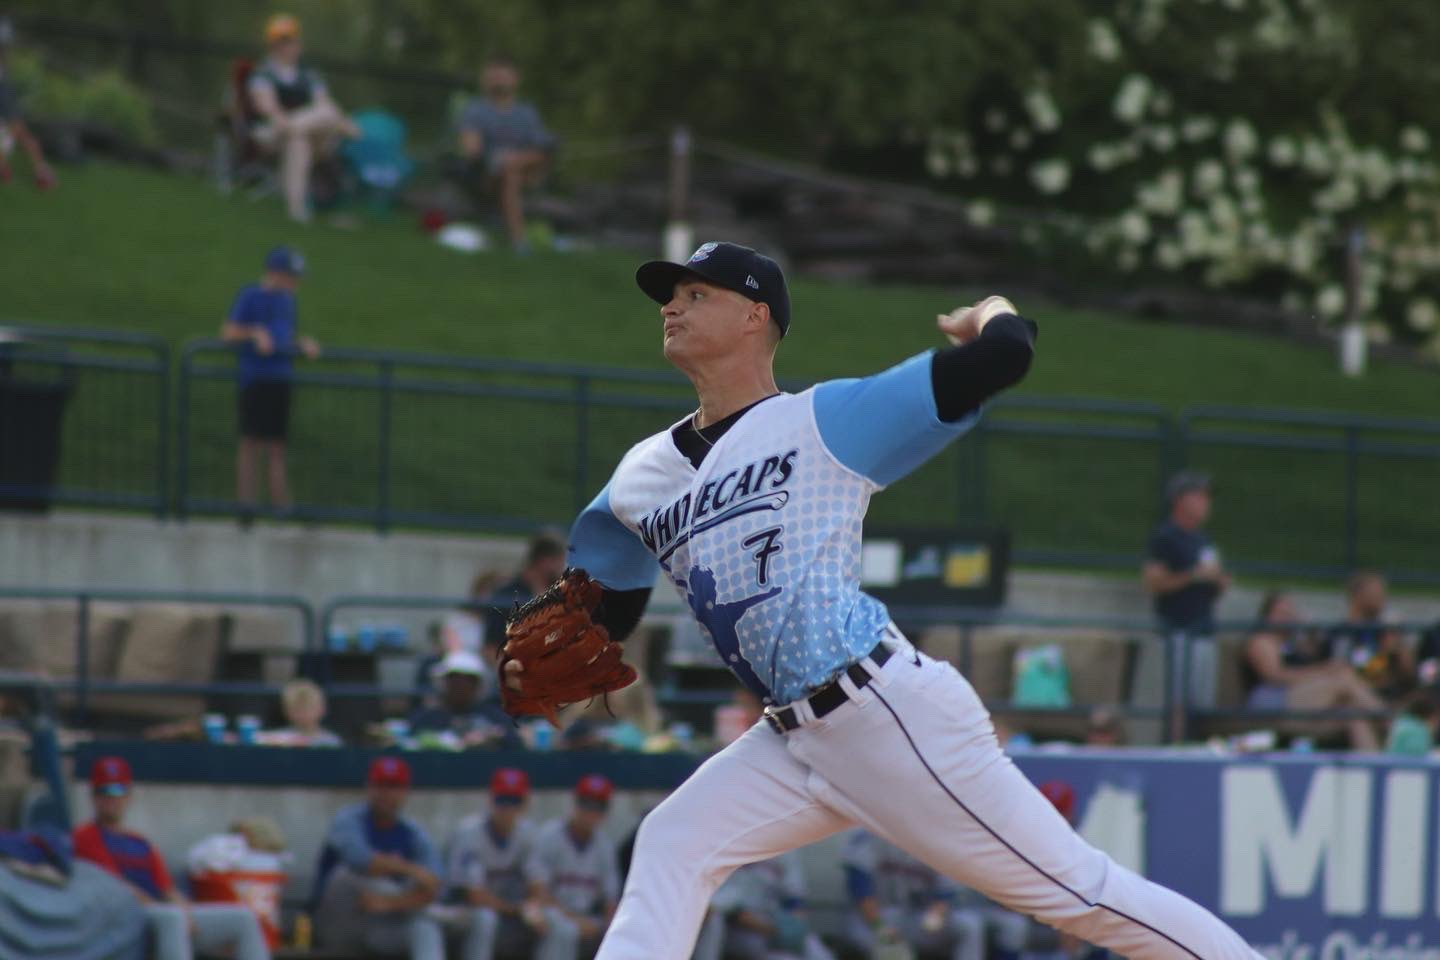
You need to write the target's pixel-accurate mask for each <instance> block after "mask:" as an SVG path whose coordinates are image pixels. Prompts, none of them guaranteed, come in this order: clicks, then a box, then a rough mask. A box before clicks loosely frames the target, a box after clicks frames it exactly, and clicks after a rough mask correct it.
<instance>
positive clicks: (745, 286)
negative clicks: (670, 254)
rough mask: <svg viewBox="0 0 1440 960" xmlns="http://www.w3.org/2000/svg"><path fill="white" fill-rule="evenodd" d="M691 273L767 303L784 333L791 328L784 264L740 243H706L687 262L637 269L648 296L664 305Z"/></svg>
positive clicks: (655, 262) (659, 262)
mask: <svg viewBox="0 0 1440 960" xmlns="http://www.w3.org/2000/svg"><path fill="white" fill-rule="evenodd" d="M691 274H693V275H695V276H697V277H700V278H701V279H702V280H705V281H708V282H709V283H713V284H715V286H717V287H724V288H725V289H726V290H731V291H733V292H735V293H738V294H740V296H742V297H748V298H749V299H751V300H754V301H755V302H756V303H763V304H765V305H766V306H767V307H769V308H770V319H771V320H774V321H775V325H776V326H777V327H779V328H780V336H781V337H784V336H785V334H786V333H788V332H789V331H790V291H789V290H787V289H786V287H785V274H784V273H782V272H781V271H780V265H779V264H778V263H776V262H775V261H774V260H771V259H770V258H769V257H767V256H765V254H763V253H757V252H756V251H754V250H752V249H750V248H749V247H743V246H741V245H740V244H738V243H714V242H712V243H702V244H701V245H700V247H699V249H697V250H696V251H695V252H694V253H692V254H690V259H689V260H686V261H685V262H684V263H671V262H670V261H668V260H651V261H650V262H649V263H645V264H641V266H640V269H639V270H636V271H635V282H636V283H637V284H639V285H640V289H641V290H643V291H645V295H646V296H647V297H649V298H650V299H651V300H654V301H655V302H656V303H658V304H661V305H664V304H667V303H669V302H670V300H671V298H672V297H674V296H675V284H677V283H679V282H680V281H681V280H683V279H685V277H687V276H690V275H691Z"/></svg>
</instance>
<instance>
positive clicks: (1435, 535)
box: [1175, 406, 1440, 583]
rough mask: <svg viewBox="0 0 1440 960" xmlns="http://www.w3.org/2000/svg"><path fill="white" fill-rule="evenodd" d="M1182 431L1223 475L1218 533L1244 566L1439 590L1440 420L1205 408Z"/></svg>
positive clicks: (1190, 449) (1191, 449)
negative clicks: (1378, 575) (1378, 574)
mask: <svg viewBox="0 0 1440 960" xmlns="http://www.w3.org/2000/svg"><path fill="white" fill-rule="evenodd" d="M1175 433H1176V441H1177V443H1176V448H1177V450H1178V451H1179V453H1180V457H1181V458H1182V459H1183V460H1184V461H1187V462H1189V463H1191V464H1193V465H1197V466H1203V467H1205V468H1207V469H1209V470H1210V471H1212V472H1213V473H1214V474H1215V476H1216V478H1217V482H1218V484H1219V491H1220V497H1221V502H1222V503H1223V505H1224V506H1223V509H1221V510H1219V511H1217V512H1216V515H1215V518H1214V527H1213V533H1214V536H1215V539H1216V541H1217V542H1218V543H1220V544H1221V546H1222V548H1223V549H1225V550H1226V551H1227V552H1228V553H1229V555H1230V556H1231V557H1232V558H1233V562H1232V563H1231V566H1232V567H1234V568H1235V569H1238V570H1242V571H1254V572H1259V573H1267V574H1275V575H1288V576H1293V575H1302V576H1315V577H1334V576H1342V575H1344V574H1345V573H1346V572H1347V571H1351V570H1354V569H1356V568H1357V567H1361V566H1371V567H1377V568H1381V569H1384V570H1385V571H1386V572H1387V573H1388V574H1389V575H1390V576H1391V577H1392V579H1395V580H1398V581H1402V582H1413V583H1436V582H1437V581H1440V551H1437V550H1436V548H1435V545H1436V544H1437V543H1440V511H1437V510H1434V509H1432V508H1430V506H1429V504H1431V503H1433V501H1434V497H1435V491H1436V490H1440V420H1419V419H1401V418H1389V417H1387V418H1381V417H1370V416H1358V415H1354V414H1338V413H1311V412H1303V411H1295V410H1265V409H1252V408H1236V407H1223V406H1196V407H1190V408H1188V409H1187V410H1185V411H1184V412H1183V413H1182V414H1181V415H1180V417H1179V418H1178V421H1177V423H1176V428H1175Z"/></svg>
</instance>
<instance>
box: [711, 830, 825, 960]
mask: <svg viewBox="0 0 1440 960" xmlns="http://www.w3.org/2000/svg"><path fill="white" fill-rule="evenodd" d="M804 905H805V874H804V872H803V871H802V870H801V867H800V858H799V856H798V855H797V854H796V853H795V851H793V850H792V851H790V852H789V853H783V854H781V855H780V856H778V857H774V858H772V859H770V860H762V861H761V862H759V863H752V864H748V865H746V866H743V867H741V868H740V869H738V870H736V871H735V872H734V873H732V874H731V875H730V877H729V879H727V880H726V881H725V882H724V883H723V884H721V886H720V889H719V890H717V891H716V892H715V896H714V898H712V899H711V901H710V913H709V915H708V917H707V918H706V920H705V925H704V927H702V928H701V930H700V939H699V941H697V942H696V944H695V954H694V958H693V960H722V958H723V960H791V958H794V960H833V957H834V955H833V954H832V953H831V952H830V950H829V948H827V947H826V946H825V944H824V943H823V942H821V940H820V937H819V936H818V935H816V934H815V932H814V931H812V930H811V929H810V926H809V924H808V922H807V921H806V918H805V914H804V911H803V908H804Z"/></svg>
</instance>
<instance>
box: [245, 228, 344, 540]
mask: <svg viewBox="0 0 1440 960" xmlns="http://www.w3.org/2000/svg"><path fill="white" fill-rule="evenodd" d="M304 271H305V260H304V258H303V257H301V256H300V254H299V253H297V252H296V251H294V250H291V249H290V248H289V247H276V248H275V249H273V250H271V251H270V252H269V253H268V254H266V255H265V272H264V274H263V275H262V276H261V278H260V282H259V283H258V284H253V283H252V284H250V285H248V286H246V287H244V288H243V289H242V290H241V291H240V292H239V294H237V295H236V297H235V303H234V305H232V306H231V307H230V316H229V317H227V318H226V320H225V323H224V325H223V326H222V327H221V328H220V337H221V339H223V340H224V341H225V342H226V343H235V344H239V345H240V348H241V349H240V357H239V365H238V370H239V374H240V410H239V413H240V449H239V451H238V452H237V453H236V457H235V496H236V499H238V500H239V501H240V505H241V508H242V509H243V510H244V511H245V512H246V513H245V515H246V516H249V515H250V514H252V513H253V512H254V510H255V505H256V499H257V498H256V494H257V490H256V484H255V468H256V467H257V466H258V465H259V462H260V452H261V450H262V449H263V450H265V451H266V452H267V453H268V454H269V463H268V466H269V475H270V506H271V507H272V508H274V509H276V510H279V511H284V510H288V509H289V508H290V484H289V478H288V476H287V475H286V469H285V441H286V437H287V436H288V435H289V432H290V375H291V372H292V367H293V366H294V357H295V354H296V353H297V352H299V353H300V354H302V355H303V356H305V357H306V358H307V359H314V358H315V357H318V356H319V355H320V344H319V343H317V342H316V341H315V339H314V338H313V337H307V336H301V335H299V334H297V333H296V331H295V326H296V322H297V321H296V305H295V288H296V287H298V286H299V285H300V277H301V274H303V273H304Z"/></svg>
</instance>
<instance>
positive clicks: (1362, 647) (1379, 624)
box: [1330, 570, 1415, 703]
mask: <svg viewBox="0 0 1440 960" xmlns="http://www.w3.org/2000/svg"><path fill="white" fill-rule="evenodd" d="M1387 593H1388V591H1387V589H1386V584H1385V578H1384V577H1383V576H1381V575H1380V574H1379V573H1376V572H1375V571H1373V570H1360V571H1357V572H1355V573H1354V574H1352V575H1351V576H1350V579H1349V580H1348V581H1347V582H1346V584H1345V623H1344V624H1342V625H1341V626H1338V627H1336V628H1335V629H1333V630H1331V631H1330V643H1331V644H1332V645H1333V646H1334V649H1335V654H1336V656H1338V657H1340V658H1342V659H1345V660H1348V661H1349V662H1350V664H1351V666H1353V667H1354V668H1355V669H1356V670H1358V671H1359V672H1360V676H1361V677H1363V678H1364V679H1365V682H1366V683H1368V684H1369V685H1370V688H1371V689H1373V690H1374V691H1375V692H1376V693H1378V694H1379V695H1380V696H1381V697H1382V698H1384V699H1385V700H1386V701H1387V702H1390V703H1398V702H1400V701H1401V700H1403V699H1404V698H1405V695H1406V694H1408V693H1409V692H1410V691H1411V690H1412V689H1414V687H1415V655H1414V651H1412V650H1410V649H1409V648H1408V647H1406V646H1405V644H1404V642H1403V641H1402V638H1401V636H1400V634H1399V632H1398V631H1396V630H1394V629H1391V628H1390V627H1388V626H1386V623H1385V605H1386V603H1387V602H1388V599H1389V598H1388V595H1387Z"/></svg>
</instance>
